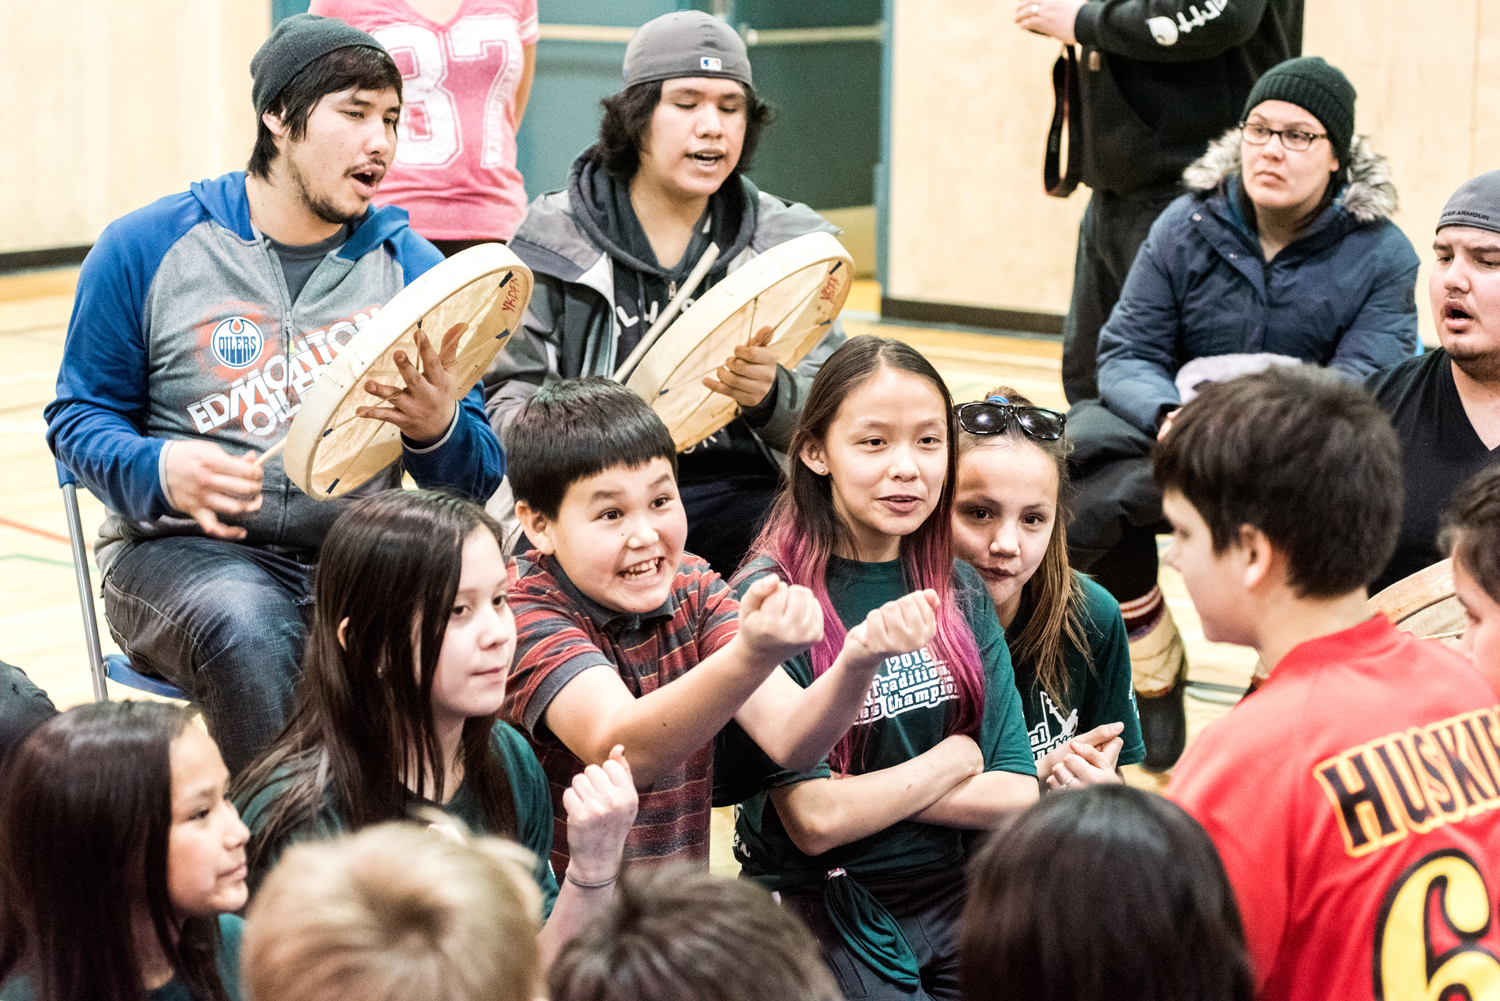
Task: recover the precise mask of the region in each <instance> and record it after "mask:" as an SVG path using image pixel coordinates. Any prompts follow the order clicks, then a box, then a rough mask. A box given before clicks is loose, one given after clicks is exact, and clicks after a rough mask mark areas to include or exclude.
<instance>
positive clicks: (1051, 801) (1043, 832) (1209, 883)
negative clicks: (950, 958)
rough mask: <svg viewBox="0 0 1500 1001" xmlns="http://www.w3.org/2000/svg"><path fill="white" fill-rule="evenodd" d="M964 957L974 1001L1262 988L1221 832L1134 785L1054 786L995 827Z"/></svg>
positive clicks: (976, 870) (968, 914)
mask: <svg viewBox="0 0 1500 1001" xmlns="http://www.w3.org/2000/svg"><path fill="white" fill-rule="evenodd" d="M961 961H962V966H963V996H964V998H965V999H966V1001H1023V999H1024V1001H1045V999H1050V998H1068V999H1069V1001H1106V999H1108V1001H1251V999H1253V998H1254V997H1255V984H1254V981H1253V980H1252V979H1251V976H1250V956H1249V952H1248V950H1247V948H1246V946H1245V932H1244V926H1243V925H1242V924H1241V921H1240V909H1239V906H1238V905H1237V904H1236V903H1235V897H1234V889H1233V887H1232V886H1231V885H1230V883H1229V877H1228V876H1227V875H1226V874H1225V871H1224V864H1223V862H1221V861H1220V860H1219V853H1218V852H1217V851H1216V850H1215V849H1214V843H1213V842H1212V841H1211V840H1209V837H1208V834H1207V832H1205V831H1204V830H1203V828H1202V827H1200V826H1199V825H1198V822H1197V821H1195V820H1194V819H1193V818H1192V817H1191V816H1189V815H1188V814H1187V812H1186V811H1185V810H1183V809H1182V807H1180V806H1178V805H1177V804H1176V803H1173V802H1172V801H1170V800H1168V799H1165V798H1164V797H1161V796H1157V795H1156V794H1154V793H1148V792H1143V791H1141V790H1139V789H1132V788H1130V787H1129V786H1125V785H1113V786H1096V787H1093V788H1089V789H1083V790H1080V791H1079V792H1078V793H1076V794H1073V795H1069V796H1048V797H1047V798H1046V799H1044V800H1042V802H1040V803H1038V804H1037V805H1036V806H1033V807H1031V808H1030V809H1029V810H1026V811H1025V812H1024V813H1021V814H1020V815H1018V816H1017V817H1015V818H1014V819H1012V820H1011V821H1009V822H1008V823H1006V824H1004V825H1003V826H1002V827H1001V828H1000V829H999V830H997V831H996V832H995V833H994V834H992V835H990V837H989V839H988V840H987V841H986V842H985V843H984V845H983V846H982V847H981V848H980V849H979V850H978V851H977V852H976V853H975V857H974V861H973V863H972V864H970V866H969V897H968V903H967V905H966V906H965V908H964V914H963V944H962V949H961ZM1335 992H1336V989H1335Z"/></svg>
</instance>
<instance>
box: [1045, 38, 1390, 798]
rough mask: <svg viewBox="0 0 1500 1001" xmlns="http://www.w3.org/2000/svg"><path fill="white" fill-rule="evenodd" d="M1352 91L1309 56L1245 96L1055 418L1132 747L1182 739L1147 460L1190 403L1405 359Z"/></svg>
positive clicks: (1074, 544) (1158, 755)
mask: <svg viewBox="0 0 1500 1001" xmlns="http://www.w3.org/2000/svg"><path fill="white" fill-rule="evenodd" d="M1354 97H1355V94H1354V87H1353V86H1352V85H1351V84H1350V83H1349V81H1348V79H1347V78H1346V77H1345V76H1344V74H1343V73H1341V72H1339V70H1337V69H1335V68H1334V67H1332V66H1330V65H1329V64H1328V63H1326V62H1324V61H1323V60H1322V59H1319V58H1317V57H1308V58H1302V59H1292V60H1288V61H1287V62H1284V63H1281V64H1279V65H1277V66H1275V67H1274V68H1272V69H1271V70H1270V71H1268V72H1267V73H1266V74H1265V75H1264V76H1262V77H1261V79H1260V80H1259V82H1257V83H1256V85H1255V89H1254V90H1252V91H1251V94H1250V98H1249V100H1248V101H1247V102H1246V104H1245V110H1244V113H1243V114H1244V121H1243V123H1242V126H1241V128H1238V129H1235V130H1233V131H1231V132H1229V133H1227V134H1226V135H1225V136H1224V137H1223V138H1222V139H1219V140H1218V141H1216V142H1215V143H1213V144H1212V145H1211V146H1210V147H1209V149H1208V152H1207V153H1206V154H1205V155H1204V156H1203V157H1202V158H1200V159H1199V160H1198V161H1197V162H1196V163H1194V164H1193V165H1192V166H1190V167H1189V168H1188V169H1187V171H1186V172H1184V174H1183V180H1184V182H1185V184H1186V185H1187V187H1188V189H1189V191H1188V193H1187V194H1185V195H1183V196H1181V197H1180V198H1178V199H1177V200H1176V201H1175V202H1173V203H1172V204H1171V205H1170V206H1169V207H1168V208H1167V209H1166V211H1165V212H1163V213H1162V215H1161V216H1160V217H1159V218H1158V219H1157V220H1156V222H1155V224H1154V225H1153V226H1152V227H1151V233H1150V235H1149V236H1148V237H1147V238H1146V242H1145V244H1144V245H1142V247H1141V250H1140V253H1139V254H1138V255H1137V256H1136V259H1135V264H1134V265H1133V266H1132V267H1131V269H1130V272H1129V274H1128V275H1127V276H1126V279H1125V284H1124V287H1123V288H1122V290H1121V294H1120V300H1119V303H1118V304H1117V305H1116V306H1115V308H1114V312H1113V313H1111V314H1110V318H1109V320H1108V321H1107V322H1106V323H1105V325H1104V328H1103V329H1102V330H1101V332H1100V335H1099V395H1100V400H1099V401H1090V402H1088V403H1085V404H1080V405H1079V406H1078V407H1075V408H1074V410H1073V411H1072V412H1071V413H1070V415H1069V421H1070V424H1071V431H1072V434H1073V438H1074V441H1075V444H1076V451H1075V454H1074V457H1073V468H1074V470H1075V480H1076V481H1077V482H1078V485H1079V491H1078V496H1077V499H1076V511H1077V515H1076V518H1075V520H1074V523H1073V525H1072V526H1071V530H1070V533H1069V534H1070V538H1069V551H1070V555H1071V556H1072V559H1073V564H1074V565H1075V566H1077V567H1078V568H1080V569H1082V570H1085V571H1088V572H1089V573H1090V574H1091V575H1093V577H1094V578H1095V579H1096V580H1098V581H1099V583H1101V584H1103V585H1104V586H1105V587H1106V588H1107V589H1108V590H1109V592H1110V593H1111V594H1112V595H1114V597H1115V598H1116V599H1117V600H1118V601H1119V602H1120V605H1121V609H1122V611H1123V613H1124V617H1125V624H1126V627H1127V631H1128V633H1129V636H1130V648H1131V661H1132V667H1133V670H1134V674H1135V687H1136V694H1137V696H1138V697H1139V709H1140V717H1141V728H1142V731H1143V733H1144V737H1145V743H1146V758H1145V761H1144V765H1145V767H1147V768H1148V769H1152V770H1157V771H1159V770H1164V769H1166V768H1170V767H1171V766H1172V765H1173V764H1174V763H1175V762H1176V760H1177V756H1178V755H1179V754H1180V753H1181V752H1182V748H1183V744H1184V742H1185V739H1186V729H1187V728H1186V723H1185V720H1184V716H1183V705H1182V694H1183V691H1182V688H1183V682H1184V680H1185V679H1186V676H1187V663H1186V658H1185V656H1184V653H1183V646H1182V641H1181V637H1180V636H1179V635H1178V633H1177V627H1176V625H1175V624H1174V623H1173V622H1172V617H1171V614H1170V613H1169V612H1168V611H1167V609H1166V606H1165V603H1164V602H1163V600H1162V596H1161V590H1160V589H1159V588H1158V587H1157V571H1158V563H1157V556H1156V539H1155V535H1156V533H1157V531H1158V529H1161V530H1165V526H1164V523H1163V521H1162V515H1161V495H1160V493H1159V492H1158V491H1157V490H1156V487H1155V485H1154V484H1153V483H1152V481H1151V474H1150V466H1149V455H1150V451H1151V446H1152V444H1153V443H1154V442H1155V440H1156V439H1157V438H1158V436H1159V435H1164V434H1166V432H1167V430H1168V429H1169V428H1170V427H1171V422H1172V415H1173V414H1175V413H1176V411H1177V409H1178V408H1179V407H1181V406H1182V404H1183V402H1184V399H1185V397H1190V396H1191V394H1192V392H1193V390H1194V387H1196V386H1197V385H1199V384H1201V383H1203V382H1207V381H1220V380H1223V379H1227V378H1232V377H1234V376H1236V375H1242V374H1245V373H1247V372H1250V371H1254V370H1257V369H1260V368H1264V367H1266V366H1267V365H1270V364H1278V363H1298V362H1307V363H1312V364H1315V365H1322V366H1327V367H1328V368H1330V369H1332V370H1334V371H1335V372H1337V373H1338V374H1339V375H1341V376H1342V377H1344V378H1347V379H1349V380H1351V381H1359V380H1362V379H1363V378H1364V377H1365V376H1367V375H1369V374H1370V373H1372V372H1374V371H1376V370H1377V369H1380V368H1383V367H1385V366H1387V365H1392V364H1395V363H1396V362H1398V361H1400V360H1402V359H1403V358H1407V357H1410V356H1411V355H1412V354H1413V353H1414V351H1415V350H1416V348H1417V311H1416V305H1415V301H1414V299H1413V290H1414V287H1415V284H1416V275H1417V255H1416V252H1415V251H1414V250H1413V249H1412V246H1411V242H1410V241H1409V240H1407V239H1406V237H1405V236H1404V235H1402V233H1401V231H1400V230H1399V229H1397V228H1396V226H1395V225H1394V224H1393V223H1392V222H1391V221H1390V218H1389V216H1390V214H1391V213H1392V212H1393V211H1394V210H1395V208H1396V190H1395V187H1394V186H1393V185H1392V183H1391V181H1390V173H1389V170H1388V167H1387V165H1386V162H1385V160H1384V159H1383V158H1382V157H1380V156H1378V155H1376V154H1375V153H1374V152H1372V151H1371V149H1370V146H1369V143H1368V142H1367V141H1366V140H1365V139H1364V138H1363V137H1359V136H1356V135H1355V134H1354Z"/></svg>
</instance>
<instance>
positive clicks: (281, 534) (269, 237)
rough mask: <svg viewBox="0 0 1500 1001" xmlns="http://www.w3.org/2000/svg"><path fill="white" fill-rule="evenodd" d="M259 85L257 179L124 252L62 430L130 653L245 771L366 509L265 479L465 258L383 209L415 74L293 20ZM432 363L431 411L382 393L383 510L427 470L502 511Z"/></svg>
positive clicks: (429, 359)
mask: <svg viewBox="0 0 1500 1001" xmlns="http://www.w3.org/2000/svg"><path fill="white" fill-rule="evenodd" d="M250 72H251V78H252V88H251V99H252V102H253V104H254V109H255V115H256V119H257V134H256V140H255V147H254V150H253V152H252V153H251V156H250V162H249V167H248V170H247V171H245V172H238V171H237V172H234V173H229V174H225V175H223V176H222V177H218V178H215V179H213V180H205V181H199V182H198V183H196V184H194V185H192V187H191V189H190V190H188V191H185V192H182V193H180V194H175V195H170V196H168V197H166V198H163V199H161V200H159V201H157V202H155V203H153V204H151V205H148V206H146V207H145V208H142V209H138V210H137V211H135V212H132V213H130V214H129V215H127V216H125V217H124V218H122V219H118V220H116V221H115V222H114V223H112V224H111V225H110V226H109V228H108V229H106V230H105V232H104V234H103V235H102V236H101V237H100V239H99V242H98V243H96V244H95V245H94V248H93V250H92V251H91V252H90V253H89V256H88V259H87V260H86V261H85V262H84V265H83V270H82V273H81V274H80V275H79V281H78V296H77V303H76V306H75V308H74V311H73V317H72V320H71V321H70V322H69V326H68V339H67V345H66V347H65V348H64V352H63V363H62V371H61V373H60V374H59V376H58V380H57V392H58V396H57V399H56V400H55V401H54V402H53V403H52V404H50V405H49V406H48V407H47V410H46V416H47V420H48V442H49V444H50V445H51V447H52V450H53V452H54V454H55V455H56V456H57V458H58V460H59V462H61V463H62V464H63V465H65V466H66V467H68V469H70V470H71V471H72V472H73V473H74V475H75V476H76V477H77V478H78V480H79V481H81V482H82V483H83V485H84V486H86V487H87V488H88V489H90V490H91V491H92V492H93V493H94V494H96V495H97V496H98V497H99V498H100V499H101V500H103V501H104V502H105V505H106V506H107V507H108V509H109V512H110V513H109V518H108V520H107V521H106V523H105V525H104V527H103V529H102V534H101V537H100V539H99V540H98V543H97V545H96V546H95V553H96V556H97V559H98V562H99V568H100V570H101V571H102V573H103V577H104V584H103V590H104V610H105V616H106V618H107V620H108V622H109V626H110V632H111V633H112V634H113V635H114V637H115V639H116V640H117V641H118V642H119V644H120V646H121V647H122V648H123V649H124V650H125V652H126V653H127V654H128V655H129V658H130V661H131V664H132V665H133V666H134V668H135V670H136V671H138V672H142V673H146V674H150V675H155V676H158V677H160V678H164V679H166V680H168V681H170V682H171V683H172V684H173V685H175V686H176V687H177V688H179V689H181V690H182V691H183V692H185V693H186V694H187V695H188V697H189V698H191V699H192V701H193V702H195V703H197V704H198V705H199V706H201V707H202V709H203V715H204V719H205V720H206V722H207V724H208V730H209V733H210V734H211V735H212V736H213V737H214V738H215V739H216V740H217V741H218V743H219V747H220V749H221V750H222V751H223V754H224V761H225V763H226V764H227V765H228V766H229V768H230V770H231V772H238V771H240V770H242V769H243V768H244V767H245V766H246V765H248V764H249V763H250V761H251V759H252V758H254V757H255V755H256V754H257V753H259V752H260V751H261V750H262V749H263V748H264V747H265V746H266V745H267V744H268V743H269V742H270V741H271V739H272V738H273V737H274V736H275V735H276V734H277V732H278V731H280V729H281V727H282V725H283V724H284V723H285V722H286V720H287V718H288V716H289V715H290V713H291V708H292V686H293V682H294V680H295V679H296V677H297V676H298V673H299V665H300V662H301V659H302V649H303V643H304V639H305V637H306V633H307V626H306V620H305V619H304V617H303V616H304V613H305V612H310V607H311V602H312V574H313V568H314V567H315V566H316V564H317V560H318V553H319V549H320V547H321V546H322V542H323V535H324V533H325V532H326V531H327V529H328V526H329V525H331V524H332V523H333V521H334V520H335V518H336V517H337V515H338V512H339V510H340V509H341V508H342V507H344V506H345V505H346V504H347V503H349V502H352V501H353V500H355V499H356V495H354V494H351V495H350V496H349V498H348V499H347V500H344V499H334V500H329V501H324V502H321V503H320V502H316V501H314V500H313V499H312V498H310V497H308V496H307V495H306V494H304V493H303V492H302V491H301V490H299V489H298V488H297V487H296V486H294V485H293V484H292V482H291V480H290V479H289V478H288V477H287V475H286V471H285V468H284V466H283V465H282V460H281V459H280V458H279V457H273V458H271V459H269V460H267V461H265V462H260V463H258V462H256V461H255V460H256V458H257V456H258V455H260V454H261V453H264V452H266V451H267V450H269V449H270V448H271V447H272V446H276V445H277V444H278V443H280V442H283V441H284V439H285V436H286V434H287V431H288V429H289V428H290V426H291V420H292V416H293V414H295V413H296V412H297V410H298V409H299V408H300V407H301V405H302V403H303V402H304V401H305V400H306V398H307V395H308V393H309V391H310V390H311V389H312V386H313V385H314V383H315V382H316V381H317V379H318V378H319V377H320V376H321V375H322V373H323V372H324V371H325V370H326V369H327V368H328V364H329V363H330V362H331V361H332V360H333V358H334V356H335V355H337V354H338V353H339V352H340V351H342V350H343V347H344V345H345V344H347V343H348V342H349V340H350V338H351V337H352V336H353V335H354V333H355V332H356V329H357V328H358V327H359V326H360V325H362V324H363V323H365V321H366V320H368V319H369V318H370V316H371V315H373V314H374V313H375V311H376V310H378V309H379V308H381V307H382V306H383V305H385V304H386V303H387V302H388V301H389V300H390V299H391V297H392V296H394V295H395V294H396V293H398V292H400V291H401V289H402V288H404V287H405V286H406V284H408V283H409V282H411V281H413V280H415V279H416V278H417V277H418V276H419V275H421V274H422V273H423V272H424V271H426V270H427V269H428V268H430V267H432V266H433V265H434V264H436V263H438V262H439V261H440V260H441V259H442V258H441V255H439V254H438V252H437V250H436V249H434V248H433V246H432V245H431V244H430V243H428V242H427V241H426V240H424V239H422V237H420V236H418V235H416V234H415V233H413V232H412V231H411V229H410V228H409V227H408V226H407V220H406V212H405V211H404V210H402V209H396V208H389V207H384V208H382V207H376V206H373V205H372V204H371V202H372V199H373V198H374V197H375V194H376V191H377V190H378V188H379V186H380V181H381V178H382V177H383V175H384V174H385V170H386V167H387V166H389V165H390V163H391V161H392V158H393V157H394V155H395V147H396V120H397V116H398V115H399V114H400V112H401V73H400V71H399V70H398V69H397V67H396V64H395V63H394V62H393V61H392V60H391V57H390V55H389V54H387V53H386V51H385V50H384V49H382V48H381V47H380V45H379V43H377V42H376V41H375V39H374V38H372V37H370V36H369V35H367V34H365V33H364V32H362V31H358V30H356V29H354V28H352V27H350V26H349V25H347V24H345V23H344V22H343V21H340V20H337V19H335V18H323V17H313V16H311V15H298V16H295V17H290V18H287V19H285V20H283V21H282V22H281V23H280V24H279V25H278V26H277V27H276V29H275V31H274V32H273V33H272V34H271V37H270V38H269V39H268V40H267V41H266V43H265V44H264V45H262V46H261V48H260V51H259V52H257V53H256V54H255V58H254V59H253V60H252V62H251V64H250ZM439 333H441V332H439ZM419 347H420V349H421V354H422V374H421V375H419V376H417V377H416V379H414V380H412V381H411V382H410V383H409V384H408V386H407V388H405V389H399V390H398V389H397V388H396V387H392V386H379V387H376V388H375V389H373V390H371V391H372V392H375V393H376V394H377V395H379V396H381V397H382V398H384V399H386V400H389V401H390V402H391V405H392V406H391V408H389V409H388V408H377V409H375V410H374V411H373V412H372V413H371V414H370V416H371V417H376V418H378V419H382V420H389V421H390V423H392V424H395V425H396V426H398V427H399V428H400V429H401V431H402V433H403V434H402V444H403V445H404V446H405V448H404V449H403V454H402V456H401V458H400V459H399V460H398V461H396V462H394V463H392V464H391V465H390V466H389V467H387V468H386V469H385V470H383V471H382V472H380V473H377V474H376V476H375V477H374V478H373V479H372V480H371V481H370V483H369V484H368V486H367V488H366V489H365V490H364V491H362V492H373V491H375V490H380V489H384V488H386V487H399V486H400V485H401V477H402V472H403V469H404V470H405V471H407V472H410V473H411V474H412V475H413V477H414V478H415V479H416V480H417V482H418V483H419V484H425V485H428V486H442V487H444V488H445V489H448V490H450V491H453V490H456V491H457V492H458V493H460V494H462V495H463V496H466V497H468V498H469V499H471V500H477V501H480V502H483V501H484V500H485V499H486V498H487V497H488V496H489V495H490V494H491V493H493V492H494V491H495V489H496V488H497V487H498V486H499V483H500V479H501V462H502V459H501V454H500V445H499V442H498V441H496V439H495V435H494V432H492V431H491V430H490V427H489V424H488V422H487V421H486V420H485V416H484V409H483V401H482V400H481V399H480V396H479V394H478V393H477V392H475V393H473V394H471V395H470V397H469V398H468V399H466V400H464V401H462V402H461V403H460V404H459V405H457V406H455V405H454V403H453V402H452V400H451V398H449V397H447V396H446V395H443V396H442V398H441V399H439V394H438V393H437V392H435V391H436V390H442V391H443V393H444V394H445V393H446V389H447V386H446V383H443V380H444V379H447V378H450V376H449V374H448V369H449V367H451V365H452V364H453V362H452V358H451V357H449V356H448V355H447V354H440V352H442V351H444V350H446V349H447V348H449V347H450V345H449V343H448V342H447V341H445V342H444V344H443V345H437V344H426V343H425V342H419ZM451 347H452V349H454V350H456V339H455V341H454V342H453V343H452V345H451ZM371 385H374V384H373V383H372V384H371ZM367 388H368V387H367ZM385 414H397V415H398V417H397V418H390V417H385V416H382V415H385Z"/></svg>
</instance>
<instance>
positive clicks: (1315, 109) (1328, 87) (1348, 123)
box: [1240, 56, 1355, 164]
mask: <svg viewBox="0 0 1500 1001" xmlns="http://www.w3.org/2000/svg"><path fill="white" fill-rule="evenodd" d="M1354 97H1355V94H1354V84H1352V83H1350V82H1349V78H1348V77H1346V76H1344V74H1343V73H1342V72H1340V71H1339V69H1338V68H1337V67H1334V66H1330V65H1328V63H1326V62H1325V61H1324V60H1323V59H1322V57H1321V56H1303V57H1301V58H1300V59H1288V60H1287V61H1286V62H1284V63H1277V64H1276V65H1275V66H1272V67H1271V68H1270V69H1268V70H1266V72H1265V75H1263V76H1262V77H1261V78H1260V79H1259V80H1257V81H1256V82H1255V87H1254V88H1253V89H1252V90H1251V91H1250V99H1249V100H1248V101H1246V102H1245V110H1244V111H1243V112H1241V113H1240V117H1241V118H1248V117H1250V112H1251V111H1253V110H1254V109H1255V106H1256V105H1258V104H1260V103H1261V102H1262V101H1286V102H1287V103H1288V104H1295V105H1296V106H1297V107H1299V108H1301V109H1302V110H1304V111H1306V112H1308V113H1309V114H1311V115H1312V116H1313V117H1314V118H1316V119H1317V120H1318V121H1320V122H1322V123H1323V130H1324V131H1325V132H1327V133H1328V142H1329V144H1330V145H1332V146H1333V155H1334V156H1336V157H1338V160H1339V163H1340V164H1346V163H1347V162H1348V158H1349V143H1350V142H1352V141H1353V139H1354Z"/></svg>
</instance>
